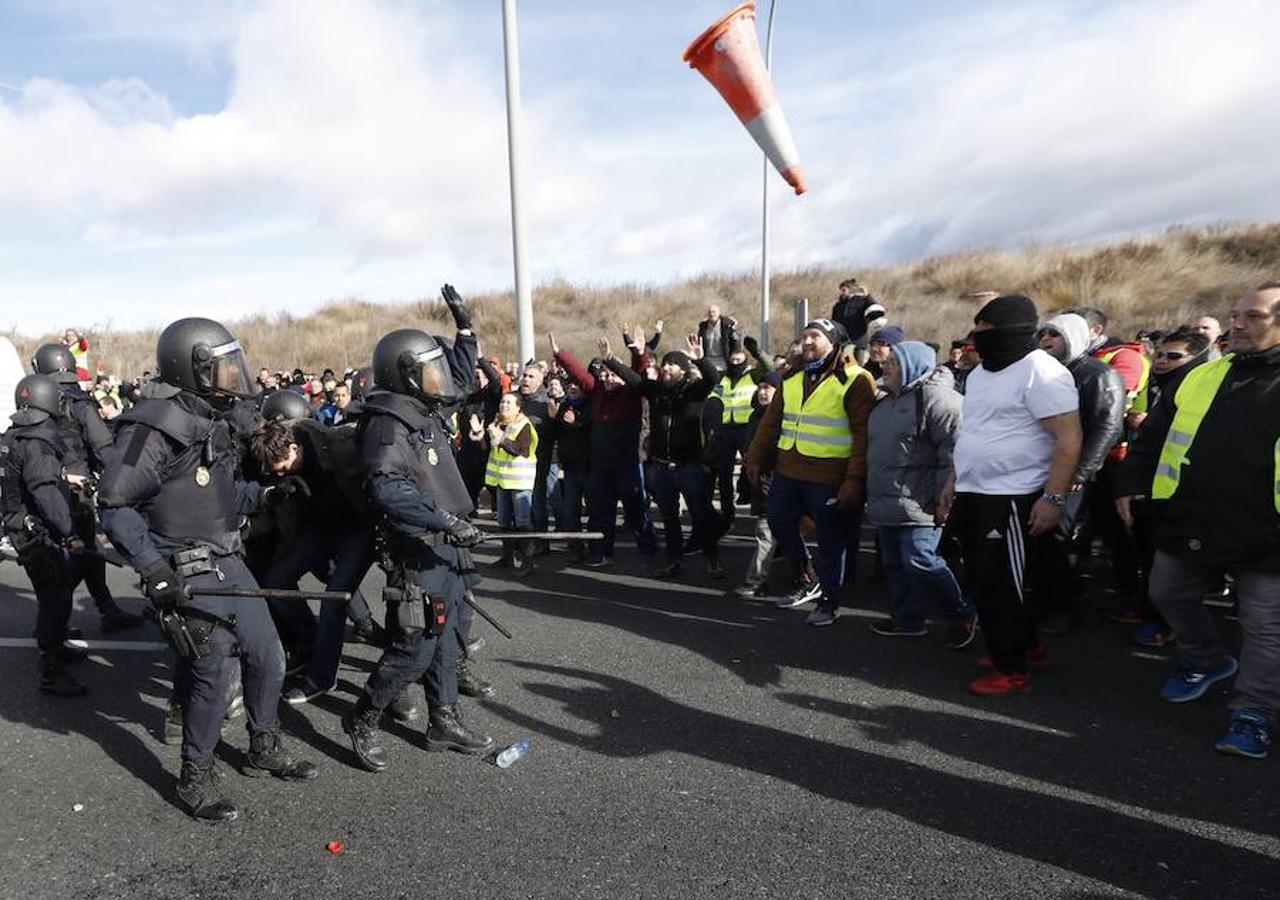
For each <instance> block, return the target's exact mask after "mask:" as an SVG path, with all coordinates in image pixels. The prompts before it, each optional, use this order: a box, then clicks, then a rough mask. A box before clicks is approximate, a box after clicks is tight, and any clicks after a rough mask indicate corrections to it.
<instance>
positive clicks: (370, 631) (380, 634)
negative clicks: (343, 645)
mask: <svg viewBox="0 0 1280 900" xmlns="http://www.w3.org/2000/svg"><path fill="white" fill-rule="evenodd" d="M351 639H352V640H353V641H359V642H360V643H362V644H372V645H373V646H375V647H383V646H386V643H387V633H386V632H385V631H383V630H382V626H381V625H379V624H378V623H377V622H375V621H373V616H365V617H364V618H363V619H356V621H355V622H353V623H352V625H351Z"/></svg>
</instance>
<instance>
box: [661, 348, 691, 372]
mask: <svg viewBox="0 0 1280 900" xmlns="http://www.w3.org/2000/svg"><path fill="white" fill-rule="evenodd" d="M667 363H672V364H674V365H677V366H679V367H680V368H682V369H687V368H689V367H690V366H691V365H693V360H691V359H689V354H687V353H685V352H684V351H683V350H668V351H667V353H666V355H664V356H663V357H662V364H663V365H664V366H665V365H667Z"/></svg>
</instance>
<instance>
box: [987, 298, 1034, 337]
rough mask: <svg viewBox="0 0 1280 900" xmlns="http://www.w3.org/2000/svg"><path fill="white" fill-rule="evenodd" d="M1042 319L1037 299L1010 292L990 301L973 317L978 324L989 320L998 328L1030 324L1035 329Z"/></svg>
mask: <svg viewBox="0 0 1280 900" xmlns="http://www.w3.org/2000/svg"><path fill="white" fill-rule="evenodd" d="M1039 321H1040V313H1039V312H1038V311H1037V310H1036V304H1035V301H1034V300H1032V299H1031V298H1030V297H1024V296H1023V295H1022V294H1009V295H1007V296H1004V297H997V298H996V299H994V300H992V301H991V302H989V303H988V304H987V305H986V306H984V307H982V309H980V310H978V314H977V315H976V316H974V317H973V322H974V324H975V325H976V324H977V323H979V322H987V323H989V324H991V325H993V326H995V327H996V328H1011V327H1017V326H1023V327H1025V326H1027V325H1030V326H1031V327H1032V328H1033V329H1034V328H1035V326H1036V324H1037V323H1038V322H1039Z"/></svg>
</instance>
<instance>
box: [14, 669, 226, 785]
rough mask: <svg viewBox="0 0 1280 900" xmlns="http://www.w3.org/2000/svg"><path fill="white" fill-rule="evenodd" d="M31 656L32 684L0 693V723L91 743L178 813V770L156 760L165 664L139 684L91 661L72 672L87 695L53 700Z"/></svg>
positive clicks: (165, 684)
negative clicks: (142, 729)
mask: <svg viewBox="0 0 1280 900" xmlns="http://www.w3.org/2000/svg"><path fill="white" fill-rule="evenodd" d="M31 656H32V661H33V665H32V667H31V681H30V683H29V684H20V685H10V686H9V687H8V688H7V689H6V690H4V691H0V718H3V719H4V720H5V721H8V722H13V723H15V724H22V725H26V726H28V727H30V728H37V729H40V730H42V731H47V732H49V733H50V734H54V735H61V736H68V737H69V736H71V735H81V736H83V737H85V738H88V739H89V740H91V741H93V742H94V743H96V744H97V745H98V746H100V747H101V748H102V749H103V751H104V752H105V753H106V754H107V755H108V756H109V757H110V758H111V759H112V761H114V762H115V763H116V764H117V765H118V766H119V767H120V769H121V770H122V771H125V772H128V773H129V774H130V775H132V776H133V777H135V778H137V779H138V781H140V782H141V783H142V784H145V785H146V786H147V787H149V788H150V789H151V790H152V791H154V792H155V794H156V796H158V797H159V798H160V799H162V800H163V801H164V802H165V803H167V804H169V805H170V806H173V807H174V808H177V809H180V808H181V807H180V806H179V804H178V802H177V798H176V796H175V794H174V789H173V788H174V783H175V780H176V777H177V770H176V768H175V769H174V770H173V771H169V770H168V769H167V768H166V766H165V763H164V761H163V760H162V759H161V758H159V757H158V756H157V755H156V751H157V748H158V747H162V746H163V744H162V738H163V729H164V707H165V704H167V702H168V699H169V687H170V682H171V679H172V674H173V670H172V667H171V666H170V665H169V663H168V662H167V660H165V659H164V658H157V659H156V660H155V661H154V662H152V663H151V664H150V665H149V666H147V674H146V677H145V678H143V679H142V680H141V681H140V682H139V680H138V679H137V676H136V675H135V674H132V673H128V672H124V671H123V670H120V669H116V668H115V667H112V666H108V665H102V664H100V663H97V662H95V661H94V660H92V659H89V660H86V661H84V662H82V663H78V664H76V665H75V666H73V668H72V671H73V672H74V673H75V675H76V677H77V678H79V679H80V680H81V681H83V682H84V683H85V684H87V685H88V686H89V693H88V694H86V695H85V696H83V697H74V698H49V697H46V696H45V695H43V694H39V693H37V689H36V673H35V665H34V660H35V652H34V651H32V654H31ZM27 691H29V692H30V695H29V696H27ZM147 698H151V699H152V700H158V701H159V702H160V708H159V709H157V708H156V707H155V706H154V705H152V704H150V703H148V702H147ZM239 721H243V720H239ZM134 723H140V724H144V725H146V726H147V730H148V732H149V733H150V735H151V737H152V738H153V739H154V740H155V744H154V745H151V744H149V743H148V742H147V741H145V740H143V739H142V738H140V737H139V736H138V735H136V734H134V733H132V732H131V731H129V729H128V728H127V727H126V726H128V725H131V724H134Z"/></svg>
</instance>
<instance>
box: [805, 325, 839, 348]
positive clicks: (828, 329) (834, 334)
mask: <svg viewBox="0 0 1280 900" xmlns="http://www.w3.org/2000/svg"><path fill="white" fill-rule="evenodd" d="M811 328H812V329H813V330H814V331H821V332H822V333H823V334H825V335H826V336H827V340H829V341H830V342H831V343H832V344H834V345H835V346H837V347H839V346H840V345H842V344H847V343H849V332H847V331H845V330H844V326H843V325H841V324H840V323H839V322H833V321H831V320H830V319H812V320H810V321H809V322H808V323H807V324H806V325H805V326H804V330H805V331H808V330H809V329H811Z"/></svg>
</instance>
